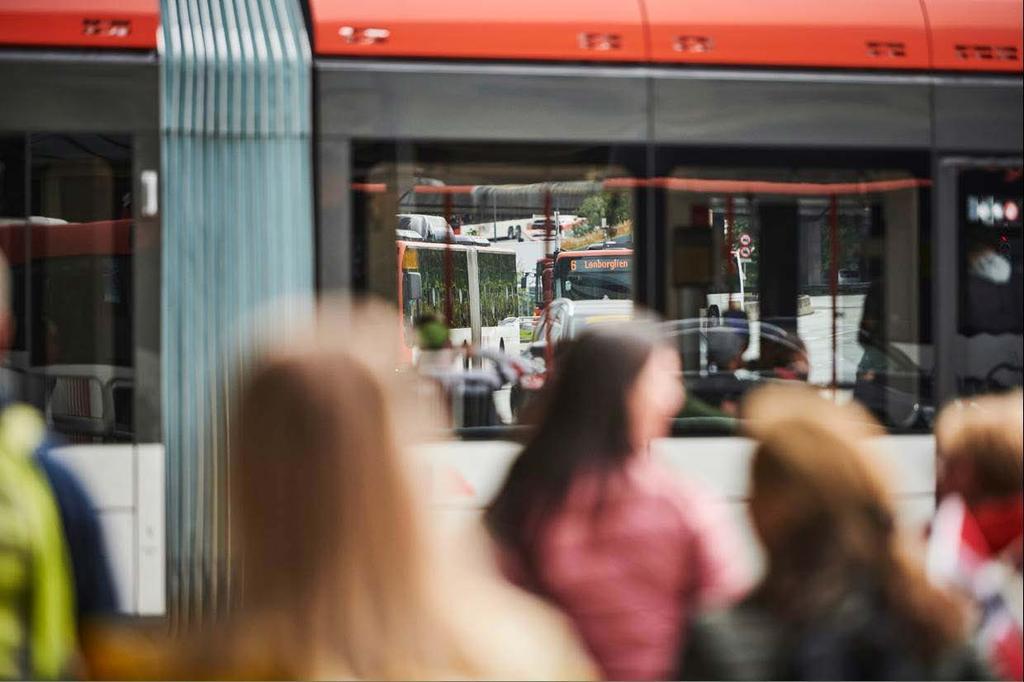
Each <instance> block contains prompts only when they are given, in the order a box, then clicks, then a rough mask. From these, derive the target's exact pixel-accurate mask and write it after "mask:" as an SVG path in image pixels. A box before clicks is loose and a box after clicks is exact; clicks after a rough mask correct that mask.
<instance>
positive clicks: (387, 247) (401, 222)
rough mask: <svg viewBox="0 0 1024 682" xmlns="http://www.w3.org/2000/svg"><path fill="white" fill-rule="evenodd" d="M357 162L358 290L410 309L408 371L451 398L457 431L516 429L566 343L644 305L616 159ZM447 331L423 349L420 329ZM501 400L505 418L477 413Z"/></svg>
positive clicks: (451, 149) (543, 155)
mask: <svg viewBox="0 0 1024 682" xmlns="http://www.w3.org/2000/svg"><path fill="white" fill-rule="evenodd" d="M399 152H400V153H401V154H405V155H407V156H409V157H411V158H408V159H407V160H398V161H396V160H395V158H396V156H398V155H399ZM638 158H642V157H638ZM354 159H355V164H354V168H353V173H352V180H353V182H352V195H351V196H352V207H353V210H352V215H353V217H354V222H355V223H356V224H355V225H354V227H353V231H354V232H355V233H356V235H357V242H359V241H362V243H361V244H360V243H357V244H355V245H354V246H353V249H354V251H356V252H358V253H362V254H365V257H364V258H361V259H360V260H361V261H362V262H363V264H364V270H365V272H363V273H356V274H355V279H356V280H357V281H358V280H359V279H360V278H361V277H365V282H366V283H365V288H366V289H368V290H369V291H371V292H374V293H377V294H381V295H384V296H386V297H388V298H391V299H393V300H395V301H396V302H398V303H399V307H400V309H401V317H402V319H401V321H400V324H401V325H402V326H403V328H404V329H403V331H404V333H403V338H404V339H405V341H406V346H407V347H406V354H405V357H406V360H407V362H408V363H409V364H410V365H416V366H418V367H420V369H421V371H423V370H424V369H425V368H430V369H429V371H431V372H433V373H434V374H437V375H438V376H437V377H436V378H438V379H439V380H440V381H441V382H442V384H443V385H444V386H445V387H446V388H448V389H449V391H448V394H449V396H450V397H451V399H452V402H453V409H452V410H451V417H452V423H453V424H454V425H455V426H464V427H480V426H483V427H488V426H499V425H503V424H509V423H514V422H515V421H516V420H517V415H518V414H519V412H520V410H521V408H522V407H523V405H524V404H525V402H526V401H528V400H530V399H532V396H533V395H534V394H535V393H536V391H537V390H538V389H539V387H540V386H542V385H543V381H544V374H545V368H546V367H548V366H549V364H550V363H551V362H552V361H553V357H554V353H555V350H556V346H557V345H558V343H560V342H562V341H564V340H566V339H568V338H571V336H572V335H573V334H574V331H573V330H576V331H579V330H582V329H584V328H586V327H587V326H588V325H589V324H597V323H599V322H600V321H601V320H604V319H613V318H615V319H619V318H621V315H620V314H619V308H621V303H622V302H623V301H627V302H628V301H630V300H631V299H632V298H633V290H634V287H633V271H634V268H633V229H634V225H635V221H634V211H635V208H634V206H635V197H634V191H635V189H634V187H633V186H632V184H634V183H633V179H634V178H635V176H636V173H635V172H630V171H629V170H627V168H626V167H624V166H622V165H620V164H618V163H615V162H613V160H612V156H611V154H610V152H609V150H607V149H599V148H597V149H590V148H583V149H580V148H567V149H564V150H559V149H553V148H550V147H545V148H538V149H527V148H517V149H501V148H494V149H491V148H486V149H482V148H480V147H474V146H472V145H451V146H440V145H414V146H412V147H411V149H410V148H409V147H401V148H399V149H388V148H386V147H382V146H380V145H357V146H356V147H355V149H354ZM360 236H361V237H362V238H361V239H360ZM554 316H566V319H565V320H562V319H561V318H560V319H559V320H558V321H557V322H556V321H555V320H554V319H553V317H554ZM624 319H625V320H627V321H628V319H629V317H628V316H627V317H626V318H624ZM438 321H442V322H443V324H444V325H445V326H446V327H447V329H448V343H447V344H445V345H446V346H447V347H444V348H420V347H419V341H420V339H422V338H424V334H423V329H422V328H420V329H417V327H418V326H420V327H423V326H424V325H430V326H431V327H433V326H436V324H437V323H438ZM556 330H557V333H554V334H553V333H552V332H553V331H556ZM492 394H493V401H494V406H495V408H496V409H493V410H492V409H490V408H489V407H487V408H482V409H476V408H473V407H471V406H470V405H469V402H470V401H472V400H474V399H475V398H473V397H471V396H475V395H480V396H482V397H481V398H480V399H481V400H483V401H487V400H489V399H490V398H491V396H492ZM467 396H469V397H467Z"/></svg>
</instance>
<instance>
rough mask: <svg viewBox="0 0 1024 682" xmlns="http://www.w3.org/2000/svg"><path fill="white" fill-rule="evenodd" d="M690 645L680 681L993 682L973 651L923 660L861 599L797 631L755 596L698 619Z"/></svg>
mask: <svg viewBox="0 0 1024 682" xmlns="http://www.w3.org/2000/svg"><path fill="white" fill-rule="evenodd" d="M687 642H688V643H687V646H686V649H685V651H684V652H683V655H682V657H681V661H680V667H679V674H678V676H677V677H678V678H679V679H684V680H978V679H986V680H987V679H991V676H990V673H989V672H988V671H987V670H986V669H985V667H984V666H983V665H982V664H981V663H980V661H979V659H978V657H977V656H976V655H975V653H974V651H973V650H972V649H971V648H970V647H969V646H968V645H966V644H965V645H963V646H962V647H957V648H954V649H951V650H949V651H946V652H943V653H942V654H941V655H939V656H938V657H937V658H936V659H935V660H930V661H929V660H924V659H923V658H922V657H921V656H919V655H917V654H916V653H915V652H914V650H913V644H914V642H913V640H912V638H911V636H910V634H909V633H908V632H907V631H906V628H904V627H901V626H900V624H899V623H898V622H897V621H896V619H894V618H893V617H892V616H891V615H890V614H887V613H886V612H885V611H884V610H883V609H881V608H879V607H878V606H877V605H875V604H873V603H872V600H870V599H867V598H864V597H861V596H853V597H848V598H847V599H845V600H844V601H843V602H842V603H841V604H840V605H839V606H838V607H837V608H835V609H834V610H833V611H832V612H831V613H829V614H828V615H827V616H825V617H823V618H819V619H818V620H817V621H815V622H813V623H811V624H805V625H803V626H795V625H790V624H786V623H783V622H782V621H780V620H779V619H778V618H777V617H775V616H774V615H772V614H771V613H770V612H769V611H768V610H767V609H766V608H764V607H763V606H762V605H760V604H759V600H758V598H757V596H756V595H755V596H752V597H749V598H748V599H746V600H744V601H743V602H741V603H740V604H739V605H737V606H735V607H733V608H732V609H729V610H727V611H720V612H717V613H711V614H707V615H705V616H702V617H701V618H699V619H698V620H697V621H696V622H694V623H693V625H692V629H691V631H690V634H689V637H688V640H687Z"/></svg>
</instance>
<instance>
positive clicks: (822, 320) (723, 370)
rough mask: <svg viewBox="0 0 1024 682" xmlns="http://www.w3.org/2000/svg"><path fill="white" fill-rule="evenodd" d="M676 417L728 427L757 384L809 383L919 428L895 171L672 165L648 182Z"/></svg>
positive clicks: (913, 244)
mask: <svg viewBox="0 0 1024 682" xmlns="http://www.w3.org/2000/svg"><path fill="white" fill-rule="evenodd" d="M654 182H655V183H656V185H657V187H658V191H659V192H660V193H661V196H662V199H661V200H662V201H663V202H664V204H665V215H666V229H667V233H668V253H667V254H666V256H665V257H666V260H667V263H666V267H667V272H668V279H669V282H668V287H667V307H668V312H669V316H670V317H671V318H674V319H675V320H676V322H675V334H676V336H677V337H678V344H679V348H680V352H681V354H682V356H683V360H684V373H685V376H686V381H687V386H688V390H689V394H690V397H691V401H690V404H689V406H688V412H687V413H686V414H684V415H683V417H684V419H683V421H684V422H685V421H686V418H687V417H692V418H694V419H696V418H698V417H699V418H701V419H704V420H705V421H706V418H707V417H720V418H723V417H724V418H733V417H735V416H736V415H737V414H738V408H739V404H740V402H741V401H742V399H743V397H744V396H745V395H746V393H747V392H748V391H749V390H750V389H752V388H753V387H755V386H757V385H759V384H760V383H762V382H765V381H778V380H790V381H808V382H810V383H812V384H815V385H817V386H820V387H822V389H823V390H826V391H828V392H829V394H831V395H832V396H834V397H835V398H836V399H837V400H840V401H845V400H851V399H856V400H858V401H861V402H862V403H864V404H865V406H867V407H868V408H869V409H870V410H871V411H872V412H873V413H874V414H875V415H876V416H877V417H879V418H880V419H881V420H882V421H883V422H884V423H886V424H887V425H889V426H890V427H893V428H896V429H922V428H927V427H928V419H929V416H930V414H931V411H930V410H926V409H924V407H925V406H928V405H929V400H930V393H931V381H932V378H931V375H932V367H931V362H932V361H931V344H930V341H929V340H928V339H929V335H928V333H927V330H926V324H925V322H926V321H925V320H923V319H922V314H921V311H922V310H923V309H924V308H925V306H926V303H927V302H926V301H925V300H923V299H924V297H925V296H926V295H927V294H926V291H925V289H924V287H923V286H922V278H923V272H922V263H921V255H920V254H921V253H922V245H923V242H924V240H925V239H926V238H927V236H926V226H925V225H924V224H923V220H922V208H921V207H922V206H925V205H926V204H927V200H926V198H925V193H926V191H927V187H928V186H929V182H928V181H927V180H923V179H920V178H918V177H915V175H913V174H911V173H908V172H904V171H899V170H896V171H864V170H856V171H853V170H851V171H843V170H835V169H829V170H820V171H797V170H789V169H786V170H780V169H771V168H767V169H749V170H732V169H725V168H719V169H715V168H705V167H680V168H677V169H676V170H675V171H674V172H673V173H672V176H671V177H669V178H664V179H658V180H655V181H654Z"/></svg>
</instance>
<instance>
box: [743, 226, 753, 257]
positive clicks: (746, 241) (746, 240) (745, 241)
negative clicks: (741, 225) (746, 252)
mask: <svg viewBox="0 0 1024 682" xmlns="http://www.w3.org/2000/svg"><path fill="white" fill-rule="evenodd" d="M750 242H751V239H750V235H749V234H747V233H746V232H744V233H743V234H741V235H740V246H750ZM744 257H745V256H744Z"/></svg>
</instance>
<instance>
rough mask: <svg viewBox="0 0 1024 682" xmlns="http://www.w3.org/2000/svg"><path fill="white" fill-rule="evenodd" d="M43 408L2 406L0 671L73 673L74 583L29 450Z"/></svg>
mask: <svg viewBox="0 0 1024 682" xmlns="http://www.w3.org/2000/svg"><path fill="white" fill-rule="evenodd" d="M44 435H45V424H44V422H43V419H42V417H41V415H40V414H39V413H38V412H37V411H36V410H35V409H34V408H32V407H29V406H27V405H24V404H17V403H15V404H9V405H8V406H6V407H4V408H3V410H2V412H0V678H5V679H9V678H20V679H28V678H33V679H56V678H61V677H66V676H68V675H69V674H70V673H71V672H72V668H73V661H74V658H75V651H76V635H75V618H74V589H73V586H72V579H71V569H70V566H69V560H68V551H67V547H66V546H65V540H64V533H63V528H62V526H61V520H60V513H59V511H58V508H57V503H56V501H55V500H54V497H53V493H52V491H51V490H50V486H49V484H48V482H47V480H46V476H45V474H44V473H43V471H42V470H41V469H40V468H39V466H38V464H37V462H36V460H35V458H34V457H33V453H34V452H35V451H36V449H37V448H38V447H39V445H40V443H41V442H42V441H43V438H44Z"/></svg>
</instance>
